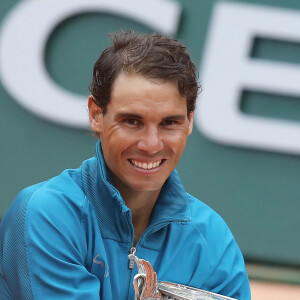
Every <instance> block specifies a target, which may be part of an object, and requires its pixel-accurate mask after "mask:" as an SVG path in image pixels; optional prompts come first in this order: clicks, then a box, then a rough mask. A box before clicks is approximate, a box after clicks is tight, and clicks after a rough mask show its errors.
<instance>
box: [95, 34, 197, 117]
mask: <svg viewBox="0 0 300 300" xmlns="http://www.w3.org/2000/svg"><path fill="white" fill-rule="evenodd" d="M109 37H110V39H111V40H112V42H113V45H112V46H111V47H109V48H107V49H105V50H104V51H103V52H102V54H101V55H100V57H99V59H98V60H97V61H96V63H95V66H94V70H93V80H92V83H91V85H90V92H91V94H92V96H93V98H94V101H95V103H96V104H97V105H98V106H99V107H101V108H102V110H103V113H105V111H106V107H107V104H108V103H109V101H110V96H111V91H112V88H113V84H114V82H115V79H116V78H117V76H118V75H119V74H120V73H121V72H123V73H136V74H140V75H143V76H145V77H146V78H152V79H163V80H174V81H175V82H177V84H178V91H179V93H180V94H181V96H183V97H185V98H186V99H187V112H188V114H189V113H191V112H192V111H194V109H195V104H196V98H197V95H198V90H199V84H198V81H197V75H196V67H195V64H194V63H193V62H192V60H191V58H190V55H189V54H188V52H187V51H186V47H184V46H183V45H182V44H181V43H180V42H179V41H178V40H176V39H173V38H170V37H167V36H164V35H162V34H160V33H153V34H137V33H135V32H134V31H125V32H124V31H122V32H120V33H115V34H109Z"/></svg>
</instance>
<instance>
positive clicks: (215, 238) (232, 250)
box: [204, 217, 251, 300]
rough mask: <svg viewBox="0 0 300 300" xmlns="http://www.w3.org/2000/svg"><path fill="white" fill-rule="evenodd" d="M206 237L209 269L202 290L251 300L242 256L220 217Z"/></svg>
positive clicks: (240, 299)
mask: <svg viewBox="0 0 300 300" xmlns="http://www.w3.org/2000/svg"><path fill="white" fill-rule="evenodd" d="M217 223H218V224H217V226H214V227H213V228H214V231H213V232H212V234H211V236H210V237H208V240H207V241H208V247H209V257H210V267H209V270H210V271H209V275H208V277H207V280H206V283H205V287H204V289H206V290H210V291H212V292H216V293H219V294H221V295H226V296H229V297H232V298H234V299H238V300H251V294H250V285H249V279H248V276H247V272H246V268H245V263H244V258H243V255H242V253H241V251H240V249H239V247H238V245H237V243H236V241H235V239H234V237H233V235H232V233H231V231H230V230H229V228H228V227H227V224H226V223H225V222H224V221H223V219H222V218H221V217H220V218H219V219H218V220H217Z"/></svg>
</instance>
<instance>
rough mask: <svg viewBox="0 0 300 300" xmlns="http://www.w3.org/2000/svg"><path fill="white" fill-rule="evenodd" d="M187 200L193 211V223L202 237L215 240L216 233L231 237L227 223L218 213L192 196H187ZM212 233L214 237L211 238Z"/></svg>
mask: <svg viewBox="0 0 300 300" xmlns="http://www.w3.org/2000/svg"><path fill="white" fill-rule="evenodd" d="M187 198H188V202H189V206H190V211H191V222H192V223H193V224H194V225H195V226H196V227H197V228H198V229H199V230H200V231H201V233H202V235H204V236H205V237H206V238H207V239H209V238H213V236H216V233H219V234H229V235H231V232H230V230H229V228H228V226H227V224H226V222H225V221H224V219H223V218H222V217H221V216H220V215H219V214H218V213H217V212H216V211H214V210H213V209H212V208H211V207H209V206H208V205H207V204H205V203H203V202H202V201H200V200H199V199H197V198H195V197H194V196H192V195H190V194H187ZM212 232H213V233H214V234H213V236H211V234H212Z"/></svg>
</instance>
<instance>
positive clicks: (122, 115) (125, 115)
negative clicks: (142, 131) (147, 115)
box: [116, 113, 143, 119]
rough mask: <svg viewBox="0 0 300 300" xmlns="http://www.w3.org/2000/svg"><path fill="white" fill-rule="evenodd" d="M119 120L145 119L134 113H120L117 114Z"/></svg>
mask: <svg viewBox="0 0 300 300" xmlns="http://www.w3.org/2000/svg"><path fill="white" fill-rule="evenodd" d="M116 118H117V119H143V117H142V116H140V115H137V114H133V113H118V114H116Z"/></svg>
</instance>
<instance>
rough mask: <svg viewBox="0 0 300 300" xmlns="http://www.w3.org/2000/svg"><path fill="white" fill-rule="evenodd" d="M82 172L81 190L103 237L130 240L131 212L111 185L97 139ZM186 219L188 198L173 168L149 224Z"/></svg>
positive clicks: (109, 175)
mask: <svg viewBox="0 0 300 300" xmlns="http://www.w3.org/2000/svg"><path fill="white" fill-rule="evenodd" d="M82 174H83V176H82V178H83V187H84V192H85V194H86V195H87V197H88V198H89V200H90V202H91V203H92V205H93V207H94V210H95V213H96V217H97V220H98V224H99V227H100V230H101V233H102V235H103V237H105V238H113V239H116V240H123V241H124V238H125V240H126V241H130V240H131V239H132V234H133V226H132V222H131V211H130V209H129V208H128V207H127V206H126V204H125V202H124V200H123V198H122V196H121V195H120V193H119V191H118V190H117V189H116V188H115V187H114V185H113V181H112V177H111V172H110V170H109V168H108V166H107V164H106V162H105V160H104V157H103V154H102V148H101V142H100V141H99V142H98V143H97V145H96V159H92V160H87V161H86V162H85V163H84V164H83V165H82ZM189 219H190V210H189V205H188V198H187V195H186V192H185V190H184V188H183V186H182V183H181V180H180V178H179V175H178V173H177V171H176V170H174V171H173V172H172V173H171V175H170V176H169V178H168V179H167V180H166V182H165V184H164V185H163V187H162V190H161V192H160V195H159V198H158V199H157V202H156V204H155V207H154V210H153V213H152V216H151V220H150V224H149V226H157V225H158V224H162V223H166V224H167V223H168V222H172V221H179V222H185V221H188V220H189ZM126 228H127V230H126ZM131 231H132V232H131Z"/></svg>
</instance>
